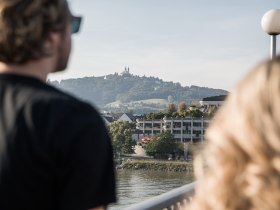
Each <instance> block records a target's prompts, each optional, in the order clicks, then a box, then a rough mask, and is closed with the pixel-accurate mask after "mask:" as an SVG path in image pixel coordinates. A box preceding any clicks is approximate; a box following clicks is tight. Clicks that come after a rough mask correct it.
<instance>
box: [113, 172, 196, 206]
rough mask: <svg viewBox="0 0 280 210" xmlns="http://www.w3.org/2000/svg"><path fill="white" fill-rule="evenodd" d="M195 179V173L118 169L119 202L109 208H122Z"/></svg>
mask: <svg viewBox="0 0 280 210" xmlns="http://www.w3.org/2000/svg"><path fill="white" fill-rule="evenodd" d="M192 181H193V174H192V173H186V172H163V171H142V170H118V171H117V194H118V195H117V196H118V203H117V204H114V205H110V206H109V208H108V210H121V209H124V208H125V207H127V206H130V205H132V204H135V203H139V202H141V201H144V200H147V199H149V198H151V197H154V196H157V195H160V194H162V193H165V192H167V191H170V190H172V189H174V188H177V187H180V186H182V185H185V184H188V183H190V182H192Z"/></svg>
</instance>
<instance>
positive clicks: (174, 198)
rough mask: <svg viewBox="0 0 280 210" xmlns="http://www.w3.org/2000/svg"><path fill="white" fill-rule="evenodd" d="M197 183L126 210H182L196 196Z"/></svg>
mask: <svg viewBox="0 0 280 210" xmlns="http://www.w3.org/2000/svg"><path fill="white" fill-rule="evenodd" d="M194 186H195V182H192V183H190V184H187V185H184V186H182V187H179V188H176V189H174V190H171V191H169V192H167V193H164V194H161V195H158V196H156V197H153V198H150V199H148V200H146V201H143V202H141V203H138V204H134V205H132V206H130V207H127V208H125V209H124V210H181V209H183V208H182V207H183V206H184V205H185V204H186V203H187V202H189V201H190V200H191V198H192V196H193V195H194Z"/></svg>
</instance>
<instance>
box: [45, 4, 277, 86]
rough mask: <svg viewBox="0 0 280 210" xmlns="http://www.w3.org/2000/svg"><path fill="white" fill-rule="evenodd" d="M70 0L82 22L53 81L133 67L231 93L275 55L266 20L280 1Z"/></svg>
mask: <svg viewBox="0 0 280 210" xmlns="http://www.w3.org/2000/svg"><path fill="white" fill-rule="evenodd" d="M68 2H69V4H70V8H71V10H72V12H73V14H75V15H82V16H83V23H82V26H81V31H80V33H79V34H76V35H73V46H72V53H71V56H70V62H69V64H68V68H67V70H66V71H64V72H61V73H55V74H52V75H51V76H50V77H49V79H50V80H62V79H69V78H82V77H90V76H95V77H97V76H104V75H108V74H114V73H115V72H118V73H121V72H123V71H124V69H125V67H129V69H130V73H132V74H134V75H139V76H144V75H145V76H154V77H159V78H160V79H162V80H164V81H173V82H179V83H180V84H181V85H182V86H191V85H197V86H202V87H211V88H221V89H225V90H229V91H230V90H231V89H232V88H233V87H234V86H235V85H236V84H237V82H238V81H239V80H240V79H241V78H242V77H243V76H244V75H245V74H246V73H247V72H248V71H249V70H250V69H251V68H252V67H254V66H255V65H256V64H257V63H259V62H261V61H263V60H264V59H268V58H269V50H270V37H269V35H267V34H266V33H265V32H263V30H262V28H261V19H262V17H263V15H264V14H265V13H266V12H267V11H268V10H270V9H277V8H279V7H280V0H234V1H225V0H211V1H209V0H68ZM277 39H279V38H277ZM278 42H279V41H278ZM277 52H278V47H277Z"/></svg>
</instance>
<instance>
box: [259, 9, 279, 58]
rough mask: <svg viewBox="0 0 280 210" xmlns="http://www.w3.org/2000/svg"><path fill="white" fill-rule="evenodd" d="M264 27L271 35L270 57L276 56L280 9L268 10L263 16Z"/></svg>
mask: <svg viewBox="0 0 280 210" xmlns="http://www.w3.org/2000/svg"><path fill="white" fill-rule="evenodd" d="M261 25H262V29H263V30H264V31H265V32H266V33H267V34H269V35H270V36H271V37H270V39H271V41H270V58H271V59H274V58H275V57H276V37H277V35H278V34H280V9H272V10H269V11H267V12H266V13H265V14H264V16H263V18H262V22H261Z"/></svg>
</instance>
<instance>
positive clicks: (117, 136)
mask: <svg viewBox="0 0 280 210" xmlns="http://www.w3.org/2000/svg"><path fill="white" fill-rule="evenodd" d="M134 130H135V123H132V122H127V121H116V122H113V123H111V124H110V125H109V133H110V135H111V139H112V143H113V148H114V153H123V154H132V153H134V146H135V142H134V141H133V139H132V132H133V131H134Z"/></svg>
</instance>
